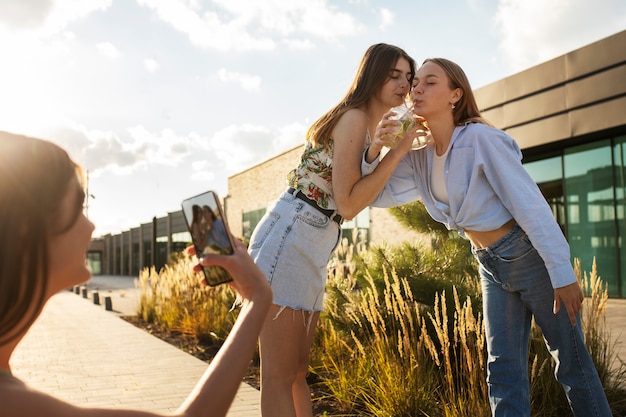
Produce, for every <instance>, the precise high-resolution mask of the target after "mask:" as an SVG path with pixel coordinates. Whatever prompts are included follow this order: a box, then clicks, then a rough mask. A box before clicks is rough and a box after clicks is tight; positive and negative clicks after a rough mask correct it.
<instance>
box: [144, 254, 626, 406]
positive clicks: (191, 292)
mask: <svg viewBox="0 0 626 417" xmlns="http://www.w3.org/2000/svg"><path fill="white" fill-rule="evenodd" d="M366 250H367V249H365V247H363V246H354V245H348V244H347V243H345V242H344V244H343V245H342V246H341V247H340V248H339V250H338V256H336V257H335V258H334V259H333V261H332V262H331V265H330V268H329V278H328V286H327V288H328V291H327V299H326V304H325V311H324V313H323V315H322V318H321V320H320V325H319V328H318V331H317V335H316V343H315V345H314V347H313V352H312V362H311V371H312V372H313V373H314V374H316V376H317V378H318V379H319V380H321V382H320V383H321V384H324V386H325V387H326V390H327V392H328V395H330V396H332V397H333V398H334V400H335V401H336V402H337V403H338V404H340V407H341V408H342V409H343V411H342V414H341V415H342V416H357V415H358V416H381V417H382V416H385V417H386V416H393V417H402V416H431V417H440V416H445V417H467V416H472V417H480V416H488V415H489V414H490V412H489V403H488V399H487V387H486V382H485V358H486V353H485V345H484V343H485V337H484V331H483V323H482V313H481V311H480V310H479V309H477V307H476V306H477V305H480V289H479V287H478V286H474V287H473V289H472V286H471V285H468V286H467V287H466V288H465V290H466V293H467V292H468V291H467V289H468V288H469V294H468V295H466V296H465V298H461V297H460V296H459V294H458V293H457V291H456V287H452V290H451V291H450V292H451V294H450V293H448V294H446V292H445V291H442V292H436V293H434V294H432V297H433V300H434V302H433V303H432V304H431V305H426V304H424V303H420V302H418V301H416V299H415V297H414V295H413V293H412V291H411V286H410V285H409V282H408V280H407V279H406V278H402V277H398V275H397V274H396V272H395V269H394V268H393V267H392V268H391V269H390V270H386V269H383V273H382V275H383V276H382V277H372V276H371V275H369V276H368V277H367V280H366V282H365V283H362V282H361V283H357V280H356V279H355V278H354V273H355V262H354V258H355V257H356V256H357V255H358V254H359V253H362V252H364V251H366ZM194 262H195V260H194V259H193V258H192V257H190V256H189V255H187V254H181V256H180V257H179V259H177V260H176V261H175V262H172V263H171V264H170V265H168V266H166V267H165V268H164V269H163V270H161V271H159V272H157V271H154V270H145V271H142V273H141V274H140V277H139V279H138V280H137V286H138V287H139V288H141V301H140V308H139V314H140V315H141V316H142V317H143V318H144V319H145V320H147V321H150V322H155V323H159V324H161V325H164V326H167V327H169V328H171V329H173V330H178V331H181V332H184V333H188V334H195V335H196V336H197V337H198V338H199V339H210V340H213V341H216V342H218V343H219V341H221V340H223V339H224V337H225V336H226V335H227V334H228V332H229V331H230V329H231V328H232V324H233V322H234V319H235V316H236V311H232V310H231V306H232V305H233V302H234V297H235V294H234V292H233V291H232V290H231V289H230V288H229V287H228V286H219V287H216V288H210V287H204V286H202V285H200V277H199V275H198V274H196V273H194V272H192V268H193V265H194ZM576 271H577V273H578V275H579V276H580V275H581V268H580V263H579V262H576ZM583 275H584V276H582V277H581V282H582V285H583V289H584V291H585V294H586V295H587V298H586V300H585V303H584V310H583V314H582V322H583V329H584V332H585V340H586V343H587V346H588V348H589V351H590V352H591V355H592V357H593V359H594V362H595V363H596V366H597V369H598V372H599V374H600V377H601V379H602V382H603V385H604V387H605V389H606V392H607V397H608V398H609V402H610V403H611V405H612V407H613V409H614V412H615V415H624V412H625V411H626V404H625V402H624V398H625V395H624V394H625V391H624V389H625V388H626V384H624V382H625V378H626V377H625V375H626V370H625V369H626V367H625V365H624V363H623V362H620V361H619V360H618V358H616V356H615V353H614V352H615V349H614V348H615V346H614V344H612V342H611V337H610V333H609V330H608V329H607V328H606V323H605V313H606V303H607V298H608V292H607V288H606V285H604V284H603V283H602V281H601V279H600V278H599V276H598V274H597V271H596V266H595V263H594V265H593V267H592V270H591V272H590V274H589V275H587V274H586V273H585V274H583ZM375 279H377V280H381V279H382V281H383V283H384V285H379V284H375V283H374V280H375ZM450 309H452V311H449V310H450ZM529 366H530V378H531V401H532V409H533V415H541V416H546V417H548V416H555V417H556V416H563V415H569V414H570V412H569V409H568V406H567V402H566V401H565V396H564V394H563V391H562V388H561V387H560V386H559V384H558V383H556V381H555V379H554V377H553V372H554V369H553V360H552V358H551V357H550V356H549V354H548V352H547V350H546V349H545V346H544V345H543V340H542V337H541V333H540V331H539V330H538V329H537V328H536V327H535V328H534V329H533V332H532V340H531V354H530V358H529Z"/></svg>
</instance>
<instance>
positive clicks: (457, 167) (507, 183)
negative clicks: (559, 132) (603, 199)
mask: <svg viewBox="0 0 626 417" xmlns="http://www.w3.org/2000/svg"><path fill="white" fill-rule="evenodd" d="M434 152H435V148H434V145H433V144H432V143H431V144H429V145H428V147H426V148H425V149H423V150H419V151H409V153H408V154H407V155H406V156H405V157H404V159H402V161H400V163H399V164H398V167H397V168H396V170H395V172H394V174H393V176H392V177H391V178H390V179H389V181H388V182H387V184H386V185H385V188H384V189H383V191H382V192H381V193H380V195H379V196H378V198H377V199H376V200H375V201H374V202H373V203H372V204H371V205H372V206H375V207H393V206H397V205H400V204H405V203H409V202H412V201H415V200H421V201H422V202H423V203H424V206H425V207H426V210H428V213H429V214H430V215H431V216H432V217H433V219H435V220H436V221H438V222H441V223H443V224H445V225H446V227H447V228H448V229H449V230H457V231H458V232H459V234H460V235H461V236H463V237H465V233H464V231H465V229H468V230H476V231H489V230H494V229H497V228H499V227H500V226H502V225H503V224H504V223H506V222H507V221H509V220H510V219H512V218H513V219H515V221H516V222H517V224H519V226H520V227H521V228H522V229H523V230H524V232H526V234H527V235H528V237H529V239H530V241H531V243H532V244H533V246H534V247H535V249H537V251H538V252H539V254H540V255H541V257H542V258H543V260H544V263H545V265H546V268H547V270H548V273H549V274H550V280H551V281H552V286H553V287H554V288H559V287H563V286H565V285H569V284H571V283H573V282H576V276H575V275H574V270H573V267H572V262H571V259H570V250H569V244H568V243H567V240H566V239H565V237H564V236H563V233H562V231H561V228H560V227H559V225H558V223H557V222H556V221H555V219H554V217H553V215H552V210H551V209H550V206H549V205H548V203H547V202H546V200H545V198H544V197H543V195H542V194H541V191H540V190H539V187H537V184H536V183H535V182H534V181H533V179H532V178H531V177H530V175H529V174H528V172H526V170H525V169H524V167H523V166H522V163H521V159H522V152H521V151H520V149H519V146H518V145H517V143H516V142H515V141H514V140H513V138H511V137H510V136H509V135H507V134H506V133H505V132H503V131H501V130H498V129H495V128H493V127H490V126H487V125H484V124H481V123H468V124H465V125H463V126H458V127H457V128H456V129H455V130H454V133H453V135H452V139H451V144H450V151H449V153H448V157H447V159H446V161H445V167H444V176H445V183H446V187H447V189H448V199H449V204H446V203H442V202H440V201H437V200H436V199H435V197H434V196H433V195H432V193H431V189H430V176H431V169H430V168H431V166H432V160H433V154H434ZM378 163H379V159H376V160H375V161H373V162H372V163H371V164H369V163H367V162H366V161H365V157H364V158H363V162H362V164H361V173H362V174H363V175H368V174H370V173H372V171H374V169H375V168H376V166H377V165H378Z"/></svg>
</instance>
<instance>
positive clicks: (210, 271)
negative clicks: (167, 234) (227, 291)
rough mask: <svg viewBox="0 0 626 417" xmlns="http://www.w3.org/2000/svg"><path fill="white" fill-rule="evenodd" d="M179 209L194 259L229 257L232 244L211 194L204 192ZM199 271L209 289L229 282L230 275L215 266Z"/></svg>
mask: <svg viewBox="0 0 626 417" xmlns="http://www.w3.org/2000/svg"><path fill="white" fill-rule="evenodd" d="M182 209H183V214H184V216H185V221H186V222H187V227H188V228H189V233H191V240H192V242H193V246H194V248H195V250H196V256H197V257H198V258H202V257H203V256H204V255H207V254H219V255H232V254H233V247H234V244H233V242H232V240H231V235H230V231H229V230H228V225H227V224H226V221H225V217H224V212H223V210H222V206H221V204H220V202H219V199H218V198H217V195H216V194H215V192H213V191H207V192H205V193H202V194H199V195H197V196H194V197H190V198H188V199H186V200H184V201H183V203H182ZM202 271H203V273H204V277H205V279H206V282H207V284H208V285H210V286H215V285H219V284H223V283H226V282H230V281H232V280H233V278H232V277H231V276H230V274H229V273H228V272H226V270H225V269H224V268H222V267H219V266H204V267H203V268H202Z"/></svg>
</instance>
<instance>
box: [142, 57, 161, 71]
mask: <svg viewBox="0 0 626 417" xmlns="http://www.w3.org/2000/svg"><path fill="white" fill-rule="evenodd" d="M143 66H144V68H145V69H146V70H147V71H148V72H157V71H158V70H159V68H160V67H161V66H160V65H159V63H158V62H157V61H156V60H155V59H152V58H146V59H144V60H143Z"/></svg>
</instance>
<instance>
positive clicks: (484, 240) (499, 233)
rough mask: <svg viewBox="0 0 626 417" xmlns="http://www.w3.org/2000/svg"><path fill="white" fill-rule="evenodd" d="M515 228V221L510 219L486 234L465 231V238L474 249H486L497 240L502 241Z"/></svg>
mask: <svg viewBox="0 0 626 417" xmlns="http://www.w3.org/2000/svg"><path fill="white" fill-rule="evenodd" d="M513 226H515V220H514V219H511V220H509V221H508V222H506V223H504V224H503V225H502V226H500V227H498V228H497V229H494V230H489V231H486V232H478V231H476V230H467V229H466V230H465V236H467V238H468V239H469V240H470V242H472V245H474V247H476V248H479V249H480V248H487V247H489V246H491V245H493V244H494V243H496V242H497V241H498V240H500V239H502V238H503V237H504V236H505V235H506V234H507V233H509V232H510V231H511V229H513Z"/></svg>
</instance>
